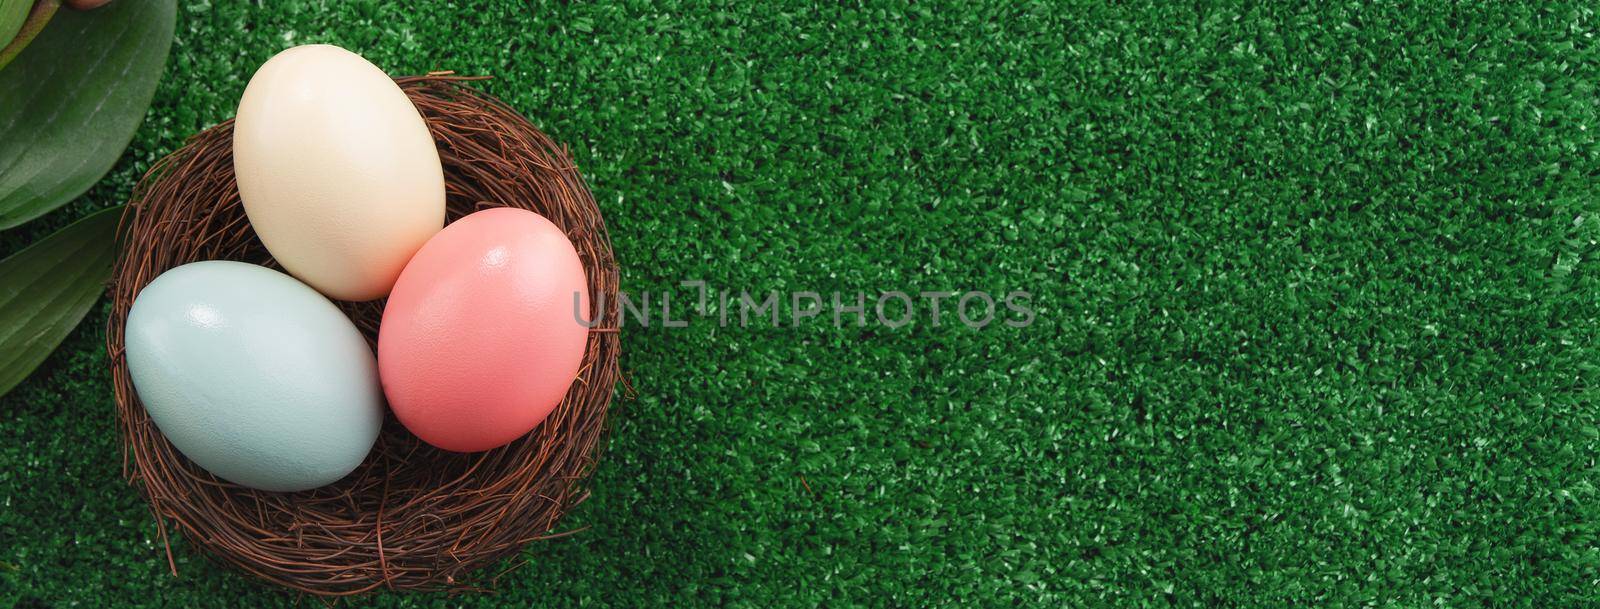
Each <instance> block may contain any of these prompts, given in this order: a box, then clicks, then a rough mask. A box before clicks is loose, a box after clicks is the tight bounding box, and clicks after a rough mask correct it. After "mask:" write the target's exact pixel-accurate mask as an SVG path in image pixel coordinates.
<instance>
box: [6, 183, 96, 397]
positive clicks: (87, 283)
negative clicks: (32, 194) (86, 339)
mask: <svg viewBox="0 0 1600 609" xmlns="http://www.w3.org/2000/svg"><path fill="white" fill-rule="evenodd" d="M121 217H122V206H117V207H113V208H111V209H106V210H101V211H98V212H95V213H93V214H90V215H89V217H87V218H84V219H82V220H79V221H77V222H74V223H72V224H71V225H68V226H67V227H66V228H63V229H61V230H59V231H56V233H55V234H53V235H50V236H49V237H45V238H44V239H43V240H41V241H39V242H38V243H35V244H33V245H30V246H28V248H27V249H24V250H22V251H20V252H17V253H15V254H12V255H11V257H9V258H6V259H5V260H0V395H5V393H6V392H7V391H11V388H12V387H15V386H16V385H17V383H20V382H22V379H24V378H27V377H28V373H30V372H33V369H34V368H36V367H38V366H39V363H40V362H43V361H44V358H45V356H47V355H50V352H51V351H53V350H55V348H56V345H58V344H60V343H61V340H62V339H64V338H66V337H67V334H68V333H70V332H72V329H73V328H74V327H77V325H78V322H79V321H82V320H83V316H84V314H85V313H88V312H89V307H90V306H93V305H94V301H95V300H96V299H98V298H99V297H100V291H101V290H102V289H104V288H105V284H106V280H107V279H110V277H111V263H112V261H113V260H114V259H115V258H116V247H115V246H114V245H115V244H114V242H115V240H116V232H117V221H118V219H119V218H121Z"/></svg>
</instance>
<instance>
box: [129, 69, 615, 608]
mask: <svg viewBox="0 0 1600 609" xmlns="http://www.w3.org/2000/svg"><path fill="white" fill-rule="evenodd" d="M466 80H470V79H465V78H461V77H454V76H448V75H429V76H419V77H407V78H399V79H396V82H397V83H398V84H399V85H400V88H401V89H402V90H403V91H405V93H406V95H408V96H409V97H410V98H411V101H412V103H414V104H415V105H416V107H417V110H418V111H420V112H421V113H422V117H423V118H424V119H425V120H426V121H427V123H428V129H429V131H431V132H432V134H433V138H434V140H435V142H436V144H437V145H438V150H439V159H440V161H441V162H442V164H443V166H444V176H445V190H446V198H447V205H448V207H449V211H448V217H449V220H451V221H453V220H455V219H456V218H459V217H461V216H463V215H466V214H469V213H472V212H474V211H477V210H479V209H484V208H489V207H500V206H507V207H520V208H523V209H529V210H533V211H535V212H538V213H539V214H541V215H543V216H544V217H546V218H549V219H550V221H551V222H553V223H555V225H556V226H558V227H560V228H561V229H562V230H563V231H565V233H566V235H567V237H568V238H569V239H571V240H572V243H573V245H574V246H575V247H576V248H577V251H578V255H579V257H580V258H581V259H582V261H583V267H584V272H585V274H586V276H587V278H588V282H589V291H590V294H591V295H593V297H592V298H591V306H592V307H594V308H595V310H593V311H590V317H589V318H590V319H599V320H600V322H599V324H598V325H597V326H595V327H594V328H592V329H591V330H590V333H589V340H588V343H587V345H586V348H585V349H586V350H585V352H584V357H583V363H582V366H581V368H580V369H579V374H578V378H577V379H576V380H575V381H574V382H573V384H572V387H571V389H570V390H568V392H567V395H566V397H565V399H563V400H562V402H561V405H560V406H558V407H557V408H556V409H555V411H554V412H552V413H551V414H550V416H549V418H547V419H546V420H545V421H544V422H543V423H542V424H540V425H539V426H538V427H537V428H536V429H534V430H533V431H532V432H530V433H529V434H527V435H526V436H524V437H522V438H521V439H519V440H517V441H516V442H514V443H512V444H510V445H508V446H505V447H502V448H498V449H495V450H491V451H488V452H482V453H472V454H458V453H451V452H447V451H443V450H439V449H436V448H433V447H431V446H429V445H427V444H425V443H423V442H422V441H420V440H418V439H417V438H416V437H415V436H414V435H412V434H411V433H409V432H408V431H406V429H405V428H404V427H402V426H401V425H400V424H399V423H398V422H397V421H396V420H395V419H394V417H393V416H392V415H389V416H387V417H386V420H385V422H384V425H383V431H382V433H381V434H380V435H379V437H378V440H377V444H376V445H375V446H374V447H373V449H372V452H371V453H370V454H369V455H368V456H367V458H366V461H365V462H363V463H362V464H361V466H360V467H359V468H357V469H356V470H355V471H354V472H352V473H351V474H350V475H348V476H346V477H345V478H344V479H342V480H340V481H339V482H336V483H334V484H332V485H328V486H324V487H321V488H317V489H313V490H309V491H302V492H295V493H273V492H265V491H258V490H253V489H249V488H245V487H241V486H238V485H235V484H231V483H229V482H226V481H224V480H221V479H219V478H216V477H215V476H212V475H211V474H209V473H207V472H206V471H205V470H203V469H201V468H200V467H198V466H196V465H195V464H193V463H191V462H190V461H189V460H188V459H186V458H184V456H183V455H182V454H180V453H179V452H178V451H177V450H176V449H174V448H173V446H172V444H171V443H170V442H168V441H167V439H166V437H165V436H163V435H162V434H161V431H160V430H159V429H157V428H156V426H155V424H154V423H153V422H152V421H151V420H150V415H149V414H148V413H146V412H145V409H144V406H143V405H142V404H140V402H139V398H138V396H137V394H136V393H135V392H134V388H133V382H132V380H131V379H130V377H129V375H128V368H127V362H126V360H125V359H124V357H123V331H124V323H125V322H126V320H127V316H128V310H129V308H130V307H131V306H132V305H133V300H134V297H135V296H136V295H138V293H139V290H140V289H142V288H143V287H144V286H145V285H146V284H148V283H150V281H151V280H153V279H155V278H156V276H157V275H160V274H161V273H162V272H163V271H166V270H167V269H170V268H173V267H176V266H178V265H181V264H186V263H189V262H195V261H200V260H238V261H243V262H249V263H254V264H260V265H263V266H267V267H271V268H280V267H279V266H278V265H277V263H276V262H275V261H274V260H273V259H272V256H271V255H270V254H269V253H268V252H267V250H266V248H265V247H264V246H262V244H261V242H260V240H258V239H257V238H256V235H255V232H254V231H252V230H251V228H250V223H249V221H248V219H247V218H246V217H245V212H244V207H243V206H242V205H241V204H240V201H239V190H238V186H237V185H236V184H235V182H234V171H233V122H232V121H228V122H225V123H222V124H220V125H217V126H215V127H212V128H210V129H207V130H205V131H203V132H201V133H199V134H198V135H196V136H194V137H193V138H192V139H190V140H189V141H188V143H187V144H186V145H185V146H184V147H183V148H181V149H179V150H178V151H176V152H174V153H172V154H171V155H169V156H167V157H166V158H164V159H162V160H161V161H160V162H158V163H156V165H155V166H154V167H153V168H151V170H150V172H149V173H148V174H146V175H145V176H144V178H143V179H142V180H141V181H140V183H139V185H138V186H137V187H136V188H135V190H134V193H133V198H132V201H130V203H129V205H128V209H127V211H126V213H125V214H124V216H123V219H122V234H123V235H124V239H123V244H122V246H121V255H120V258H119V260H118V262H117V266H116V269H115V272H114V275H113V278H112V283H111V287H110V294H111V298H112V310H111V317H110V320H109V322H108V326H107V329H106V347H107V349H108V350H109V352H110V355H111V372H112V377H113V382H114V384H115V387H116V399H117V414H118V418H119V420H120V429H121V435H122V440H123V446H124V455H123V456H124V459H123V460H124V466H123V471H124V475H126V476H127V477H128V479H129V480H130V481H131V482H132V483H133V485H134V486H136V487H137V488H139V489H140V490H141V492H142V493H143V494H144V496H145V497H146V499H148V501H149V503H150V508H151V511H152V512H154V514H155V517H156V522H157V528H158V530H159V532H160V535H161V537H162V540H163V542H164V545H165V546H166V553H167V559H168V563H169V566H171V567H172V569H173V572H174V573H176V567H175V564H176V563H175V562H174V561H172V548H171V543H170V541H169V540H168V535H169V529H175V530H176V531H177V532H180V533H182V535H183V538H184V539H186V540H188V541H189V542H190V543H192V544H194V545H196V546H198V547H199V548H201V549H202V550H204V551H205V552H206V553H207V554H209V555H210V556H212V557H215V558H216V559H218V560H220V561H222V562H224V563H227V564H230V565H232V566H234V567H237V568H238V569H240V570H243V571H245V572H247V573H250V574H252V575H254V576H257V577H260V578H262V579H265V580H267V581H270V582H273V583H275V584H279V585H282V586H285V587H288V588H292V589H295V590H300V591H304V592H308V593H313V594H319V595H349V594H359V593H362V592H367V591H371V590H374V589H378V588H391V589H439V588H453V589H459V588H463V587H475V586H480V585H483V584H485V583H487V582H488V581H489V578H488V577H486V576H480V577H469V576H468V573H469V572H471V571H472V570H473V569H475V568H477V567H481V566H484V565H486V564H488V563H491V562H493V561H495V560H497V559H500V558H502V557H505V556H507V555H509V554H512V553H514V552H516V551H517V550H518V549H519V548H521V547H522V546H523V545H524V544H527V543H528V542H531V541H534V540H539V539H548V538H552V537H559V536H562V535H567V534H570V533H572V531H562V530H558V529H557V528H556V527H557V524H558V522H559V521H560V520H561V517H562V516H563V515H564V514H566V513H567V512H568V511H569V510H571V509H572V508H573V507H574V506H576V505H577V504H578V503H580V502H582V501H583V499H584V498H585V497H587V495H588V489H587V486H586V481H587V479H588V478H589V475H590V473H591V472H593V471H594V467H595V463H596V460H597V459H598V457H599V456H600V453H601V451H602V449H603V445H604V438H605V435H606V434H605V430H606V410H607V407H608V405H609V404H610V402H611V397H612V390H613V387H614V385H615V383H616V381H617V380H618V372H617V356H618V354H619V352H620V345H619V336H618V333H617V315H616V302H617V297H616V296H617V264H616V261H615V260H614V258H613V257H612V251H611V241H610V238H609V237H608V236H607V234H606V227H605V221H604V220H603V219H602V218H601V216H600V209H599V207H598V206H596V205H595V201H594V197H593V196H592V195H591V194H590V192H589V188H588V186H587V185H586V184H585V183H584V180H583V177H582V176H581V175H579V173H578V170H577V167H575V166H574V165H573V162H572V160H571V158H570V157H569V155H568V154H567V151H566V150H565V148H564V147H563V146H561V145H559V144H557V143H556V142H555V141H553V140H552V139H550V137H548V136H546V135H545V134H544V133H542V132H540V131H539V130H538V129H537V128H535V127H534V126H533V125H532V124H530V123H529V122H528V121H527V120H526V119H524V118H523V117H522V116H520V115H518V114H517V112H516V111H514V110H512V109H511V108H510V107H508V106H506V105H505V104H504V103H502V102H501V101H499V100H497V99H495V98H493V97H490V96H488V95H486V94H484V93H481V92H479V91H477V90H475V89H473V88H471V87H470V86H468V85H467V83H465V82H464V81H466ZM340 306H341V307H342V308H343V309H344V312H345V313H346V314H347V315H349V317H350V319H351V320H352V321H354V322H355V324H356V326H357V327H359V328H360V329H361V331H362V332H363V333H364V334H365V335H366V337H367V340H368V342H369V343H371V344H376V340H377V334H378V321H379V319H380V318H381V317H382V313H383V303H382V301H376V302H368V303H340Z"/></svg>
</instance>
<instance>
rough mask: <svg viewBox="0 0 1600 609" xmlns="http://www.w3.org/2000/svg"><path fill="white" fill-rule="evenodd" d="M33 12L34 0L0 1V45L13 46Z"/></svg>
mask: <svg viewBox="0 0 1600 609" xmlns="http://www.w3.org/2000/svg"><path fill="white" fill-rule="evenodd" d="M32 10H33V0H0V44H8V45H9V44H11V39H12V38H16V37H17V32H20V31H22V24H23V23H24V22H26V21H27V20H28V12H29V11H32Z"/></svg>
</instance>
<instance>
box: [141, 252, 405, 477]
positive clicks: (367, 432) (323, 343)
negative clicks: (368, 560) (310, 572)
mask: <svg viewBox="0 0 1600 609" xmlns="http://www.w3.org/2000/svg"><path fill="white" fill-rule="evenodd" d="M124 344H125V345H126V357H127V365H128V372H129V374H130V376H132V377H133V385H134V389H135V390H136V391H137V392H138V395H139V400H140V401H141V402H143V403H144V408H145V411H147V412H149V413H150V418H151V419H152V420H154V421H155V424H156V427H158V428H160V429H161V432H162V434H164V435H165V436H166V437H167V439H168V440H170V441H171V442H172V444H173V446H175V447H177V449H178V451H179V452H182V453H183V454H184V456H186V457H188V458H189V459H190V460H191V461H193V462H194V463H195V464H197V465H199V466H200V467H202V468H205V469H206V470H207V471H209V472H211V473H213V474H216V475H217V476H218V477H220V478H223V479H225V480H228V481H231V482H234V483H237V484H241V485H244V486H249V487H253V488H258V489H262V490H268V491H298V490H305V489H310V488H315V487H318V486H322V485H325V484H329V483H331V482H334V481H337V480H338V479H340V478H342V477H344V476H345V474H348V473H350V471H351V470H354V469H355V468H356V466H357V465H360V464H361V460H362V459H363V458H365V457H366V455H367V452H368V451H369V450H371V448H372V445H373V442H374V441H376V440H377V437H378V430H379V427H380V426H381V424H382V422H383V389H382V386H381V385H380V384H379V381H378V370H377V361H376V360H375V358H374V357H373V353H372V349H371V348H370V347H368V346H367V342H366V340H365V339H364V338H362V336H361V332H360V331H359V330H357V329H356V327H355V325H354V324H352V323H351V322H350V320H349V318H347V317H345V315H344V313H343V312H341V311H340V310H339V308H338V307H337V306H335V305H334V304H333V303H332V302H330V301H329V300H328V299H327V298H325V297H323V296H322V295H321V294H318V293H317V292H316V291H315V290H313V289H311V288H310V287H308V286H306V285H305V284H303V283H300V282H299V281H296V280H295V279H294V278H293V277H290V276H288V275H285V274H283V273H279V272H277V271H274V270H272V269H268V268H265V267H260V266H256V265H253V264H245V263H242V262H227V261H208V262H194V263H190V264H185V265H183V266H179V267H176V268H173V269H171V270H168V271H167V272H165V273H162V274H161V275H160V276H158V277H156V279H155V280H154V281H152V282H150V284H149V285H147V286H145V287H144V289H143V290H141V291H140V292H139V295H138V296H137V297H136V298H135V299H134V302H133V308H132V309H131V310H130V311H129V312H128V320H127V325H126V336H125V340H124Z"/></svg>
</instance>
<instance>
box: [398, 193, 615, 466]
mask: <svg viewBox="0 0 1600 609" xmlns="http://www.w3.org/2000/svg"><path fill="white" fill-rule="evenodd" d="M589 319H590V313H589V294H588V283H587V282H586V281H585V280H584V271H583V264H582V262H580V261H579V259H578V253H577V251H576V250H575V249H573V246H572V242H571V241H568V240H567V237H566V235H565V234H563V233H562V232H561V229H560V228H557V227H556V225H554V224H551V223H550V221H549V220H546V219H545V218H544V217H543V216H540V215H538V214H536V213H533V212H531V211H527V210H522V209H513V208H506V207H502V208H496V209H488V210H484V211H480V212H477V213H473V214H471V215H468V216H466V217H464V218H461V219H460V220H457V221H455V222H453V223H451V224H450V225H449V226H446V227H445V228H444V230H442V231H440V232H439V234H438V235H435V236H434V237H433V239H430V240H428V243H427V244H426V245H423V246H422V249H421V250H418V251H417V255H416V256H415V257H413V258H412V259H411V262H410V264H408V265H406V269H405V271H404V272H402V273H401V274H400V280H399V281H397V282H396V283H395V286H394V292H393V293H391V294H390V295H389V300H388V302H387V303H386V304H385V305H384V310H383V322H382V324H381V325H380V326H379V329H378V371H379V375H380V376H381V377H382V380H383V391H384V393H385V394H386V395H387V396H388V399H389V407H390V409H392V410H393V411H394V413H395V416H396V417H397V418H399V419H400V422H401V423H403V424H404V425H405V426H406V428H407V429H409V430H411V432H412V433H414V434H416V435H417V436H418V437H420V438H422V439H423V440H424V441H426V442H428V443H429V444H432V445H434V446H437V447H439V448H443V449H445V450H451V451H457V452H472V451H480V450H488V449H491V448H495V447H498V446H503V445H505V444H507V443H510V442H511V441H512V440H515V439H517V438H518V437H520V436H522V435H523V434H526V433H528V431H530V430H532V429H533V428H534V427H536V426H538V425H539V423H540V422H541V421H543V420H544V419H545V417H546V416H548V415H549V414H550V412H551V411H552V410H554V409H555V408H556V406H557V405H558V404H560V403H561V399H562V397H563V396H565V395H566V393H567V388H568V387H569V386H571V385H572V382H573V379H574V378H576V377H577V374H578V366H579V363H580V362H581V361H582V359H583V351H584V346H585V344H586V342H587V339H588V330H587V328H586V327H585V323H584V322H586V321H587V320H589Z"/></svg>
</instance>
